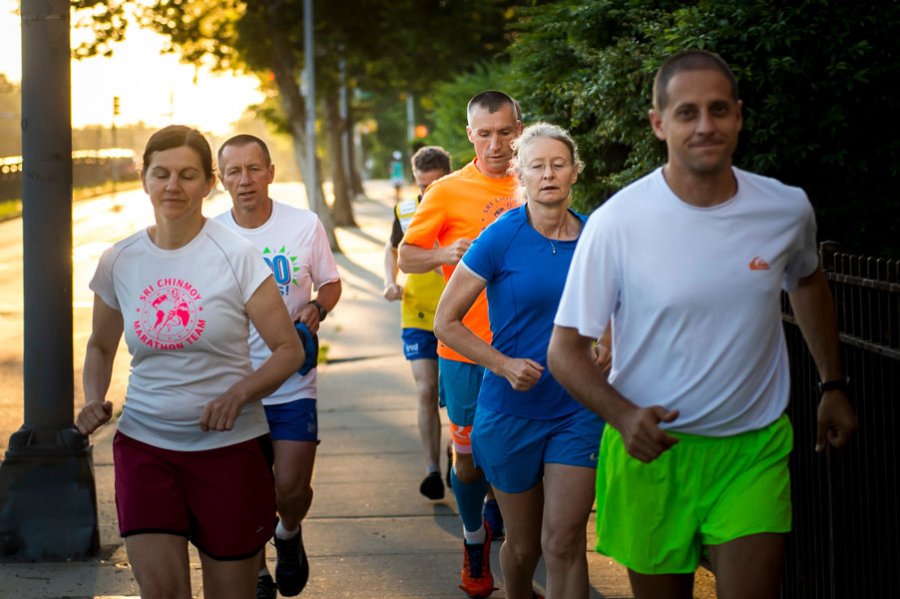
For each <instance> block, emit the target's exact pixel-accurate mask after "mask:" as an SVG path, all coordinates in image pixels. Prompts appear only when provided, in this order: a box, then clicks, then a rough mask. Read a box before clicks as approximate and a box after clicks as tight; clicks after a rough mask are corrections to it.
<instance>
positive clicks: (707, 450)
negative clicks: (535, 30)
mask: <svg viewBox="0 0 900 599" xmlns="http://www.w3.org/2000/svg"><path fill="white" fill-rule="evenodd" d="M653 96H654V97H653V109H652V110H651V111H650V123H651V126H652V128H653V132H654V134H655V135H656V136H657V137H658V138H659V139H660V140H662V141H664V142H665V143H666V146H667V149H668V161H667V163H666V164H665V166H663V167H662V168H660V169H657V170H656V171H654V172H653V173H651V174H649V175H647V176H646V177H644V178H642V179H639V180H638V181H636V182H634V183H632V184H631V185H629V186H628V187H626V188H625V189H623V190H622V191H621V192H619V193H618V194H616V195H615V196H614V197H612V198H611V199H610V200H608V201H607V202H606V203H605V204H604V205H603V206H601V207H600V208H599V209H598V210H597V211H596V212H595V213H594V214H593V215H592V216H591V218H590V220H589V222H588V224H587V225H586V227H585V231H584V233H583V234H582V237H581V241H580V242H579V245H578V248H577V250H576V253H575V257H574V259H573V262H572V266H571V269H570V270H569V275H568V279H567V282H566V288H565V291H564V293H563V296H562V300H561V302H560V306H559V311H558V313H557V316H556V320H555V323H556V326H555V328H554V333H553V338H552V340H551V345H550V349H549V356H548V357H549V364H550V369H551V371H552V372H553V375H554V376H555V377H556V378H557V379H558V380H559V382H560V383H562V384H563V385H564V386H565V387H566V388H567V389H568V390H569V391H570V392H571V393H572V394H573V395H574V396H575V397H576V398H578V399H579V400H580V401H581V402H582V403H584V404H585V405H587V406H588V407H589V408H591V409H592V410H594V411H595V412H597V413H598V414H599V415H600V416H602V417H603V418H604V419H606V421H607V422H608V423H609V425H610V426H609V427H607V431H606V432H605V433H604V436H603V440H602V445H601V455H600V460H599V467H598V473H597V477H598V478H597V533H598V541H597V550H598V551H600V552H602V553H604V554H607V555H610V556H612V557H614V558H615V559H617V560H618V561H620V562H621V563H622V564H623V565H625V566H626V567H628V569H629V577H630V579H631V584H632V590H633V591H634V595H635V597H638V598H645V597H672V598H678V597H684V598H686V599H688V598H690V597H691V596H692V586H693V573H694V570H695V569H696V567H697V564H698V561H699V557H700V553H701V550H702V548H703V547H705V548H706V549H707V550H708V551H709V556H710V559H711V562H712V564H713V567H714V570H715V572H716V576H717V585H718V588H719V591H720V593H721V595H722V596H728V597H754V598H764V597H777V596H778V593H779V586H780V581H781V572H782V567H783V563H784V537H785V533H787V532H788V531H789V530H790V526H791V504H790V481H789V475H788V469H787V468H788V466H787V460H788V454H789V453H790V451H791V447H792V431H791V426H790V423H789V422H788V421H787V418H786V416H784V414H783V412H784V409H785V407H786V405H787V401H788V395H789V370H788V361H787V348H786V345H785V341H784V336H783V331H782V325H781V314H780V301H779V300H780V294H781V290H782V289H784V290H785V291H787V292H788V293H789V295H790V300H791V304H792V306H793V309H794V314H795V315H796V317H797V322H798V323H799V325H800V328H801V330H802V332H803V335H804V338H805V339H806V340H807V343H808V345H809V347H810V350H811V353H812V356H813V358H814V360H815V363H816V366H817V368H818V373H819V377H820V379H821V381H823V382H822V385H821V389H822V399H821V403H820V404H819V410H818V441H817V446H816V450H817V451H821V450H823V449H824V448H825V446H826V444H831V445H832V446H834V447H841V446H843V445H844V444H845V443H846V442H847V440H848V438H849V437H850V435H851V434H852V433H853V431H854V430H855V429H856V426H857V422H856V416H855V414H854V412H853V409H852V408H851V407H850V404H849V402H848V400H847V395H846V391H847V389H846V379H845V378H844V376H843V371H842V369H841V364H840V359H839V352H838V339H837V326H836V322H835V317H834V307H833V304H832V299H831V293H830V290H829V288H828V283H827V280H826V279H825V276H824V274H823V273H822V271H821V269H820V268H819V266H818V260H817V254H816V245H815V231H816V228H815V218H814V215H813V211H812V207H811V206H810V204H809V201H808V200H807V198H806V194H805V193H804V192H803V191H802V190H801V189H798V188H794V187H789V186H786V185H784V184H782V183H780V182H778V181H775V180H774V179H769V178H766V177H761V176H759V175H754V174H752V173H748V172H746V171H742V170H740V169H737V168H735V167H734V166H733V164H732V155H733V153H734V150H735V147H736V145H737V140H738V133H739V132H740V129H741V124H742V117H741V102H740V100H739V99H738V92H737V83H736V81H735V78H734V75H733V74H732V72H731V69H730V68H729V67H728V65H727V64H726V63H725V62H724V61H723V60H722V59H721V58H719V57H718V56H716V55H714V54H711V53H708V52H704V51H687V52H682V53H679V54H677V55H675V56H673V57H672V58H670V59H669V60H667V61H666V62H665V63H663V65H662V66H661V67H660V69H659V71H658V72H657V75H656V79H655V82H654V91H653ZM610 319H611V321H612V338H613V348H612V353H613V365H612V371H611V373H610V375H609V381H608V382H607V380H606V377H605V376H604V374H603V373H602V372H601V371H600V370H599V369H598V368H596V367H595V366H594V365H593V354H592V352H591V347H592V343H593V340H594V339H596V338H597V337H598V336H599V335H600V334H601V333H603V331H604V329H605V328H606V324H607V322H608V321H609V320H610Z"/></svg>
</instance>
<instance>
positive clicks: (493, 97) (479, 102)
mask: <svg viewBox="0 0 900 599" xmlns="http://www.w3.org/2000/svg"><path fill="white" fill-rule="evenodd" d="M506 104H509V105H510V106H512V109H513V114H515V115H516V120H517V121H521V120H522V109H521V108H520V107H519V103H518V102H516V101H515V100H513V99H512V97H511V96H509V95H507V94H504V93H503V92H501V91H497V90H495V89H492V90H488V91H484V92H481V93H480V94H475V95H474V96H472V99H471V100H469V103H468V104H467V105H466V116H467V117H471V116H472V109H473V108H474V107H475V106H480V107H481V108H486V109H487V111H488V112H490V113H491V114H493V113H495V112H497V111H498V110H500V109H501V108H503V106H505V105H506Z"/></svg>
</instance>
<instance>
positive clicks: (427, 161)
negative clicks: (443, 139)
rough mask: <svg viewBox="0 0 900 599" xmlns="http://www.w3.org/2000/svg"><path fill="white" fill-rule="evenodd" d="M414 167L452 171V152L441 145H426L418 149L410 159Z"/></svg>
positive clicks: (420, 169)
mask: <svg viewBox="0 0 900 599" xmlns="http://www.w3.org/2000/svg"><path fill="white" fill-rule="evenodd" d="M409 162H410V164H412V167H413V168H414V169H415V170H417V171H419V172H425V171H435V170H439V171H443V172H444V173H449V172H450V154H449V152H447V150H445V149H444V148H442V147H440V146H424V147H422V148H419V149H418V150H416V153H415V154H413V157H412V158H411V159H410V161H409Z"/></svg>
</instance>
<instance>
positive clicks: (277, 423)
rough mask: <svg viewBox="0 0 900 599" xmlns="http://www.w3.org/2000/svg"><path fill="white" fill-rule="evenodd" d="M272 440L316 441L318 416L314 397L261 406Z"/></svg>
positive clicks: (317, 437) (317, 438)
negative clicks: (264, 410) (264, 411)
mask: <svg viewBox="0 0 900 599" xmlns="http://www.w3.org/2000/svg"><path fill="white" fill-rule="evenodd" d="M263 407H264V408H265V409H266V420H268V421H269V430H270V431H271V432H272V440H273V441H318V440H319V416H318V412H317V411H316V400H315V399H298V400H296V401H289V402H287V403H281V404H277V405H274V406H266V405H264V406H263Z"/></svg>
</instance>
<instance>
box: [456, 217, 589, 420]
mask: <svg viewBox="0 0 900 599" xmlns="http://www.w3.org/2000/svg"><path fill="white" fill-rule="evenodd" d="M572 214H575V216H577V217H578V218H579V219H581V222H582V225H583V223H584V222H585V220H586V218H585V217H584V216H583V215H580V214H577V213H575V212H572ZM576 243H577V240H571V241H557V240H555V239H552V240H551V239H549V238H547V237H544V236H543V235H541V234H540V233H538V232H537V231H536V230H535V229H534V228H533V227H532V226H531V224H530V223H529V222H528V216H527V213H526V212H525V206H520V207H518V208H513V209H511V210H509V211H508V212H506V213H505V214H503V215H502V216H501V217H500V218H498V219H497V220H496V221H495V222H494V223H493V224H492V225H490V226H489V227H487V228H486V229H485V230H484V231H483V232H482V233H481V235H479V236H478V237H477V238H476V239H475V241H474V242H473V243H472V246H471V247H470V248H469V250H468V251H467V252H466V254H465V256H463V259H462V264H463V266H465V268H466V270H468V271H469V272H470V273H471V274H472V275H473V276H476V277H478V278H479V279H481V280H483V281H485V282H486V283H487V300H488V316H489V318H490V323H491V332H492V333H493V343H492V345H493V346H494V347H495V348H496V349H497V350H498V351H500V352H502V353H503V354H505V355H507V356H510V357H512V358H530V359H532V360H534V361H535V362H537V363H539V364H540V365H541V366H543V367H544V371H543V373H542V374H541V379H540V380H539V381H538V383H537V385H535V386H534V387H532V388H531V389H530V390H528V391H515V390H514V389H513V388H512V387H511V386H510V384H509V382H508V381H507V380H506V379H505V378H503V377H501V376H497V375H495V374H494V373H492V372H490V371H487V370H486V371H485V373H484V381H483V382H482V384H481V392H480V393H479V395H478V404H479V405H484V406H487V407H488V408H490V409H491V410H494V411H496V412H501V413H504V414H510V415H513V416H519V417H524V418H536V419H550V418H558V417H559V416H563V415H565V414H570V413H572V412H574V411H575V410H577V409H579V408H580V404H579V403H578V402H577V401H576V400H575V399H574V398H573V397H572V396H570V395H569V394H568V393H566V391H565V390H564V389H563V388H562V386H560V384H559V383H557V382H556V380H555V379H554V378H553V377H552V376H551V375H550V370H549V369H548V368H547V346H548V345H549V344H550V334H551V333H552V331H553V317H554V316H555V315H556V309H557V307H558V306H559V298H560V297H561V296H562V291H563V286H564V285H565V282H566V274H567V273H568V272H569V264H571V262H572V255H573V253H574V252H575V245H576ZM554 250H555V253H554Z"/></svg>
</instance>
